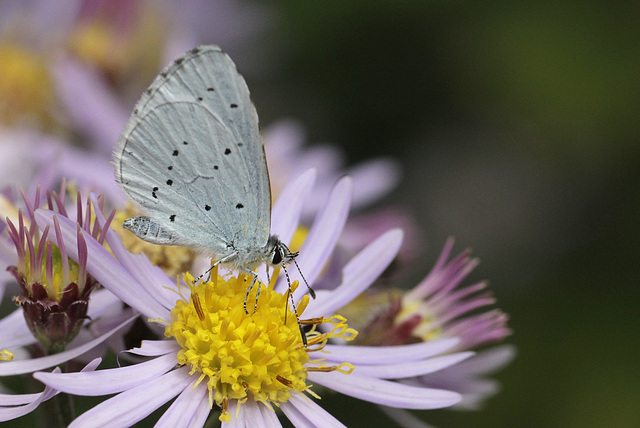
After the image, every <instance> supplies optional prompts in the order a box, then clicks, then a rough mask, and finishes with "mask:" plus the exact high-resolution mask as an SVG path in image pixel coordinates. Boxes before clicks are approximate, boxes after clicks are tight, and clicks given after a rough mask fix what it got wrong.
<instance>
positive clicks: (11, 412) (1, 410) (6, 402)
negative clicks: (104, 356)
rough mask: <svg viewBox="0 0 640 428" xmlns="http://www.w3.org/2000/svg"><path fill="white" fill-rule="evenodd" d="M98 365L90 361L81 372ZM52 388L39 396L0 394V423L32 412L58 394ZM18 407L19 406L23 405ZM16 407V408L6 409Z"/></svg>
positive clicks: (96, 361) (90, 369) (47, 388)
mask: <svg viewBox="0 0 640 428" xmlns="http://www.w3.org/2000/svg"><path fill="white" fill-rule="evenodd" d="M98 364H100V359H97V360H94V361H91V362H90V363H89V364H87V365H86V366H85V367H84V368H83V369H82V372H87V371H92V370H95V369H96V367H97V366H98ZM53 373H60V368H58V367H56V368H55V369H53ZM58 392H59V391H56V390H55V389H54V388H51V387H49V386H46V387H45V388H44V391H42V392H41V393H39V394H0V406H2V407H0V422H5V421H8V420H11V419H16V418H19V417H20V416H24V415H26V414H29V413H31V412H32V411H34V410H35V409H36V408H37V407H38V406H39V405H40V403H42V402H43V401H46V400H48V399H50V398H51V397H53V396H54V395H56V394H58ZM25 403H26V405H24V406H20V405H21V404H25ZM6 406H17V407H6Z"/></svg>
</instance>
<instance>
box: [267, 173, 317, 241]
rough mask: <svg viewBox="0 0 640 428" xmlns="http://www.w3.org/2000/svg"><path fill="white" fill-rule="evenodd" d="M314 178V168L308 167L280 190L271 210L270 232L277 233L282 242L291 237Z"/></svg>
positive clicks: (289, 239)
mask: <svg viewBox="0 0 640 428" xmlns="http://www.w3.org/2000/svg"><path fill="white" fill-rule="evenodd" d="M315 179H316V171H315V169H310V170H308V171H306V172H305V173H304V174H302V175H301V176H300V177H298V178H296V179H295V180H293V181H292V182H291V183H288V185H287V187H286V188H285V189H284V190H283V191H282V193H281V194H280V196H278V199H277V200H276V202H275V204H274V205H273V210H272V211H271V233H274V234H277V235H278V237H279V238H280V240H282V242H284V243H287V244H288V243H289V242H291V238H292V237H293V234H294V233H295V231H296V228H297V227H298V223H299V221H300V214H301V213H302V207H303V206H304V203H305V201H306V200H307V198H308V197H309V193H310V191H311V188H312V187H313V183H314V182H315Z"/></svg>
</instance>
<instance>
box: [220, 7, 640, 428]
mask: <svg viewBox="0 0 640 428" xmlns="http://www.w3.org/2000/svg"><path fill="white" fill-rule="evenodd" d="M271 4H272V6H273V7H274V9H275V10H277V12H278V13H277V14H276V15H275V16H274V22H273V26H272V27H270V28H269V29H268V30H267V31H266V32H265V34H266V35H267V38H266V40H268V42H267V43H269V44H270V46H271V48H270V49H271V52H269V53H267V54H265V55H268V56H270V57H272V60H271V61H272V64H273V65H272V67H273V68H272V69H270V70H268V71H267V72H266V73H264V74H263V75H262V77H260V78H252V76H251V75H247V76H246V77H247V80H248V83H249V87H250V88H251V89H252V94H253V97H254V101H255V102H256V105H257V107H258V111H259V113H260V115H261V121H262V122H263V123H267V124H268V123H270V122H272V121H274V120H276V119H279V118H282V117H284V116H291V117H295V118H297V119H300V120H301V121H303V123H304V124H305V125H306V126H307V127H308V128H307V130H308V133H309V140H310V141H311V142H325V141H331V142H334V143H336V144H337V145H339V146H340V147H343V148H344V149H345V150H346V151H347V153H348V155H349V160H350V161H352V162H356V161H359V160H363V159H368V158H371V157H374V156H379V155H388V156H394V157H397V158H398V159H399V160H400V161H401V162H402V164H403V167H404V178H403V181H402V183H401V186H400V187H399V188H398V189H397V191H396V192H394V194H393V195H391V196H390V197H389V198H387V202H392V203H399V204H402V205H403V206H405V207H406V208H407V209H409V210H410V211H411V212H412V213H413V214H414V215H415V216H416V218H417V219H418V220H419V221H420V223H421V226H422V228H423V230H424V236H425V239H426V248H425V249H424V252H423V256H422V257H421V259H422V260H424V261H425V263H421V265H422V266H429V265H430V264H431V263H432V262H433V261H434V260H435V258H436V257H437V255H438V252H439V250H440V248H441V246H442V245H443V243H444V241H445V239H446V238H447V237H448V236H454V237H455V238H456V239H457V244H456V248H457V249H458V250H462V249H464V248H466V247H471V248H472V249H473V251H474V255H476V256H478V257H480V259H481V260H482V263H481V265H480V267H479V268H477V269H476V271H475V272H474V273H473V274H472V279H476V280H479V279H485V278H488V279H489V280H490V284H491V287H492V289H493V290H494V293H495V296H496V297H497V299H498V306H499V307H500V308H502V309H503V310H504V311H506V312H507V313H508V314H510V317H511V320H510V326H511V327H512V328H513V330H514V334H513V336H512V337H510V338H509V339H508V342H511V343H514V344H515V345H516V346H517V347H518V356H517V358H516V360H515V361H514V362H513V363H512V364H511V365H510V366H509V367H507V368H506V369H504V370H503V371H502V372H501V373H499V374H498V375H497V378H499V379H500V380H501V381H502V385H503V390H502V392H501V393H500V394H498V395H497V396H495V397H494V398H492V399H490V400H489V401H488V403H487V405H486V408H485V409H484V410H482V411H478V412H454V411H448V410H441V411H430V412H422V413H421V415H422V416H423V417H424V419H425V421H427V422H428V423H430V424H434V425H437V426H442V427H445V426H449V427H454V426H474V427H495V426H536V427H539V426H545V427H566V426H580V427H602V426H616V427H622V426H639V425H640V408H639V407H638V399H639V398H640V388H639V385H640V369H639V364H638V362H637V361H638V350H639V349H640V347H639V346H638V343H639V340H638V336H639V333H640V323H638V313H639V312H638V310H639V306H640V305H639V300H640V299H639V298H638V297H639V293H638V286H639V284H638V278H639V277H640V275H639V274H638V270H637V269H638V265H639V263H638V262H639V258H638V255H637V254H638V247H637V243H638V235H639V232H640V228H639V227H638V221H639V219H640V197H639V196H640V195H639V190H640V186H638V184H639V180H638V178H639V174H640V172H639V171H640V168H639V162H638V161H639V160H640V156H639V155H640V145H639V137H640V120H638V112H639V108H638V107H639V106H640V79H639V71H640V37H639V36H640V26H638V22H639V18H640V10H639V7H640V6H639V5H635V4H634V5H633V6H630V4H629V3H624V5H623V4H622V3H621V4H612V3H610V2H605V1H595V2H554V1H540V2H532V3H525V2H510V1H492V2H459V1H458V2H449V1H447V2H430V1H420V0H416V1H403V2H391V1H368V2H363V1H344V0H343V1H323V2H298V1H284V2H276V1H274V2H271ZM232 56H233V54H232ZM265 76H266V77H265ZM425 273H426V271H422V270H421V271H416V272H415V275H416V278H419V277H420V276H421V275H423V274H425ZM323 401H324V399H323ZM328 404H329V403H327V405H328ZM330 404H331V407H333V406H334V405H336V406H340V405H341V404H342V406H344V410H343V411H342V414H341V415H340V417H342V419H343V421H344V422H345V423H346V424H347V425H348V426H370V424H371V420H367V421H364V420H363V419H362V415H363V414H367V415H371V416H372V417H373V418H377V417H380V415H379V413H377V410H375V409H374V406H362V411H361V412H362V413H360V412H357V413H356V414H358V413H359V415H358V416H356V417H354V416H353V413H352V412H354V409H356V408H358V409H359V407H354V406H360V405H359V404H357V403H356V402H352V401H350V400H346V401H345V400H344V399H340V401H337V400H336V401H332V402H331V403H330ZM365 412H366V413H365ZM350 415H351V416H350ZM374 420H377V421H384V419H374ZM385 425H386V424H385ZM385 425H379V426H385Z"/></svg>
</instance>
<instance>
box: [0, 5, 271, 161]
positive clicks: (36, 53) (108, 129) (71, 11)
mask: <svg viewBox="0 0 640 428" xmlns="http://www.w3.org/2000/svg"><path fill="white" fill-rule="evenodd" d="M270 15H271V14H270V13H269V9H267V8H265V7H262V6H257V5H254V4H251V3H245V2H243V3H242V4H239V3H238V2H235V1H229V0H214V1H209V0H193V1H190V2H189V7H184V5H183V4H178V3H175V2H172V1H164V0H161V1H148V0H128V1H122V0H62V2H56V3H52V2H50V1H46V0H35V1H29V2H21V1H5V2H2V3H0V57H2V59H3V61H2V62H0V126H3V127H15V126H17V127H21V128H25V127H26V128H29V129H36V130H41V131H46V132H52V133H53V134H55V135H58V136H61V135H62V136H65V139H69V140H75V141H74V142H75V143H77V144H79V145H82V146H85V147H87V148H91V149H92V150H95V151H97V152H98V153H100V154H102V155H103V156H106V155H108V154H109V153H110V152H111V147H112V145H113V142H114V141H115V140H116V139H117V137H118V134H119V133H120V131H121V129H122V128H123V126H124V123H125V121H126V119H127V117H128V112H129V110H130V107H131V106H132V105H133V103H134V101H135V99H133V98H132V96H135V95H137V94H139V93H140V92H142V90H143V88H144V87H145V86H146V85H147V84H148V82H149V81H150V80H151V79H152V78H153V76H154V75H155V74H156V72H157V70H158V68H159V65H160V64H163V63H164V62H166V61H167V59H168V58H173V57H175V56H176V55H177V54H178V53H181V52H184V51H186V50H187V49H189V48H192V47H193V46H196V45H198V44H203V43H211V42H213V41H215V42H216V43H218V44H221V45H222V46H224V47H225V48H226V49H228V50H234V51H235V50H245V51H246V50H247V49H256V52H260V49H259V48H257V46H256V43H255V42H256V37H255V36H256V35H257V34H259V33H260V32H261V31H262V30H263V29H264V28H265V27H266V25H268V24H267V23H268V21H269V17H270ZM230 23H233V24H230ZM248 57H249V58H251V57H252V56H251V55H249V56H248ZM253 57H254V58H257V56H253ZM264 62H265V61H256V64H261V63H264ZM257 68H258V67H252V68H251V69H254V70H255V69H257Z"/></svg>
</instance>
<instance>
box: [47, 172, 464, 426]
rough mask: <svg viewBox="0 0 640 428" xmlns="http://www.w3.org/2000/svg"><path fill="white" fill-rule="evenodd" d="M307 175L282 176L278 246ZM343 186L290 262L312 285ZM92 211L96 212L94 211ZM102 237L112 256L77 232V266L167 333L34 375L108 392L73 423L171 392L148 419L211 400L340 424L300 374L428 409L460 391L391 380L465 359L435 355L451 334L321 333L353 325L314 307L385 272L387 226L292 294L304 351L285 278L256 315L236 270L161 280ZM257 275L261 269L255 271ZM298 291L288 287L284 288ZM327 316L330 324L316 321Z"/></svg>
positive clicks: (345, 205) (234, 419)
mask: <svg viewBox="0 0 640 428" xmlns="http://www.w3.org/2000/svg"><path fill="white" fill-rule="evenodd" d="M314 178H315V173H314V171H309V172H307V173H305V174H303V175H302V176H301V177H299V178H298V179H297V180H294V181H293V182H291V183H289V186H288V187H287V188H286V189H284V190H283V192H282V194H281V197H280V198H279V199H278V200H277V201H276V203H275V205H274V214H273V215H272V219H273V222H274V223H273V224H272V231H273V232H274V233H278V235H279V236H280V238H281V239H282V240H283V242H287V243H288V242H289V241H290V240H291V237H292V236H293V233H294V231H295V229H296V227H297V222H298V219H299V216H300V214H301V211H302V205H303V204H304V201H305V200H306V198H307V197H308V196H309V193H310V190H311V188H312V187H313V181H314ZM351 190H352V182H351V180H350V179H349V178H343V179H342V180H340V181H339V182H338V183H337V185H336V186H335V188H334V189H333V191H332V192H331V195H330V197H329V198H328V201H327V204H326V205H325V206H324V207H323V208H322V210H321V211H320V213H319V214H318V216H317V218H316V220H315V221H314V223H313V224H312V226H311V228H310V230H309V233H308V235H307V238H306V240H305V242H304V244H303V251H302V252H301V254H300V256H299V258H298V265H299V266H300V270H302V271H304V272H305V277H306V279H307V280H308V281H309V283H311V284H312V283H313V282H314V281H315V280H316V278H317V277H318V276H319V275H320V273H321V271H322V268H323V266H324V265H325V264H326V262H327V261H328V260H329V258H330V257H331V253H332V251H333V249H334V248H335V246H336V244H337V242H338V239H339V236H340V232H341V230H342V228H343V227H344V224H345V222H346V218H347V213H348V211H349V201H350V198H351ZM96 214H97V216H98V218H99V219H100V217H101V216H100V213H96ZM36 215H37V216H38V217H39V218H41V219H42V220H43V221H46V222H47V223H48V224H52V222H53V215H52V213H51V212H47V211H43V210H40V211H39V212H38V213H37V214H36ZM101 221H102V220H101ZM60 228H61V231H62V235H63V236H64V238H65V241H66V240H67V239H69V240H71V241H73V240H74V237H75V234H74V232H73V224H72V223H71V222H69V221H64V220H63V219H62V220H61V221H60ZM106 240H107V242H108V243H109V246H110V248H111V249H112V251H113V254H114V255H115V257H116V259H117V261H116V259H114V258H113V257H112V256H111V255H110V254H109V253H108V252H107V251H106V250H105V249H104V248H102V246H100V244H99V243H98V242H96V241H95V240H90V239H87V246H88V249H89V254H90V256H89V260H88V261H87V269H88V271H89V272H92V274H93V275H94V276H95V277H96V278H97V279H98V280H99V281H100V282H101V283H102V284H104V286H105V287H106V288H107V289H109V290H111V291H112V292H113V293H114V294H116V295H118V296H119V297H120V298H121V299H122V300H123V301H124V302H126V303H127V304H129V305H131V306H132V307H134V308H136V309H137V310H139V311H140V312H141V313H143V314H144V315H146V316H147V317H149V318H151V319H152V320H154V321H155V322H157V323H161V324H164V325H166V329H165V336H167V337H168V338H169V339H166V340H163V341H145V342H144V343H143V345H142V347H141V348H139V349H134V350H132V351H131V352H133V353H135V354H138V355H145V356H151V357H156V358H153V359H151V360H149V361H147V362H145V363H142V364H137V365H134V366H129V367H125V368H117V369H108V370H102V371H97V372H95V373H94V374H88V373H87V374H80V373H73V374H50V373H38V374H37V375H35V376H36V378H37V379H38V380H41V381H43V382H44V383H45V384H47V385H50V386H52V387H54V388H56V389H60V390H63V391H66V392H68V393H72V394H78V395H105V394H114V393H118V395H116V396H115V397H113V398H110V399H108V400H106V401H104V402H103V403H101V404H100V405H98V406H96V407H95V408H93V409H92V410H89V411H88V412H86V413H84V414H83V415H81V416H80V417H79V418H78V419H76V420H75V421H74V423H73V424H72V426H80V425H82V426H94V425H95V426H99V425H103V424H105V423H111V424H122V425H131V424H133V423H135V422H137V421H139V420H141V419H143V418H145V417H146V416H148V415H149V414H150V413H151V412H153V411H154V410H156V409H157V408H158V407H159V406H161V405H162V404H164V403H166V402H167V401H169V400H171V399H172V398H173V397H176V396H177V397H178V398H177V399H176V400H175V401H174V403H173V404H172V405H171V406H170V407H169V409H168V410H167V411H166V412H165V413H164V415H163V416H162V417H161V419H160V420H159V422H158V423H160V424H166V425H173V424H175V423H177V421H183V422H184V421H189V423H190V424H191V425H193V426H202V425H203V424H204V422H205V421H206V419H207V417H208V415H209V413H210V411H211V406H212V405H213V404H214V403H215V404H216V405H218V406H220V407H221V408H222V413H221V414H220V419H221V420H223V422H225V424H224V425H225V426H226V425H227V422H228V423H229V424H230V425H234V426H236V425H238V426H256V425H259V424H260V422H259V421H263V422H262V423H264V424H267V423H269V424H274V425H275V426H277V425H278V422H277V415H276V413H275V412H273V411H272V410H273V406H276V407H279V408H280V409H281V410H282V411H283V412H284V414H285V415H286V416H287V417H288V418H289V419H290V420H291V421H292V422H293V423H294V424H296V425H300V424H302V425H308V426H326V425H327V423H333V424H336V425H337V424H339V423H338V422H337V420H335V418H334V417H333V416H331V414H330V413H328V412H326V411H325V410H323V409H321V408H320V407H319V406H317V405H316V404H315V403H314V402H313V401H311V400H309V398H308V397H307V394H309V395H312V396H315V393H313V392H312V391H311V390H310V389H309V388H310V385H309V384H308V383H307V382H308V381H311V382H313V383H317V384H320V385H323V386H325V387H327V388H330V389H333V390H335V391H338V392H342V393H344V394H347V395H351V396H354V397H357V398H360V399H363V400H367V401H371V402H375V403H380V404H385V405H387V406H392V407H404V408H415V409H429V408H438V407H445V406H450V405H452V404H454V403H456V402H457V401H458V400H459V399H460V396H459V395H458V394H456V393H452V392H449V391H444V390H436V389H430V388H422V387H413V386H407V385H403V384H401V383H399V382H394V381H393V380H394V379H401V378H407V377H410V376H416V375H420V374H425V373H429V372H432V371H436V370H440V369H442V368H444V367H447V366H449V365H452V364H455V363H457V362H459V361H461V360H463V359H465V358H467V357H469V356H470V355H471V354H470V353H466V352H465V353H455V354H450V355H447V356H438V357H436V355H438V354H440V353H442V352H445V351H447V350H448V349H451V348H452V347H453V346H455V344H456V343H457V339H444V340H438V341H432V342H429V343H422V344H417V345H407V346H397V347H375V348H372V347H358V346H343V345H340V344H336V345H331V344H328V343H327V342H328V340H329V339H331V338H332V337H342V338H346V339H350V338H352V336H353V335H354V334H355V332H354V331H353V330H352V329H350V328H348V327H347V325H346V323H345V320H344V318H342V317H340V316H338V315H334V316H331V317H330V318H325V317H324V316H323V314H327V313H332V312H333V311H334V310H335V309H336V308H337V307H339V306H341V305H342V304H343V303H344V302H348V301H350V300H352V299H353V298H355V297H356V296H357V295H358V294H360V293H361V292H362V291H363V290H366V289H367V288H368V287H369V286H370V285H371V283H372V282H373V281H374V280H375V279H376V278H377V277H378V276H379V275H380V273H382V272H383V271H384V270H385V268H386V267H387V266H388V265H389V263H391V261H392V260H393V259H394V258H395V256H396V253H397V251H398V249H399V247H400V243H401V240H402V233H401V232H400V231H399V230H392V231H389V232H387V233H386V234H384V235H382V236H381V237H379V238H378V239H377V240H375V241H374V242H373V243H371V244H370V245H369V246H367V247H366V248H365V249H363V250H362V251H361V252H360V253H358V254H357V255H356V256H355V257H354V258H353V259H352V260H351V261H350V262H349V263H347V264H346V265H345V266H344V268H343V281H342V283H341V284H340V285H338V286H336V287H334V288H333V290H331V291H328V290H320V291H319V292H318V293H317V299H316V300H314V301H309V298H308V296H306V295H305V296H303V297H302V298H301V299H300V300H299V303H298V305H297V306H296V313H298V314H302V313H303V312H304V315H305V317H311V318H309V319H308V320H302V324H303V325H310V326H313V327H312V328H311V330H310V331H305V333H304V334H305V335H306V337H307V341H308V345H309V346H308V348H305V347H304V346H303V345H302V343H301V338H300V333H301V331H300V329H299V328H298V325H297V323H296V321H295V319H294V317H293V316H291V314H289V316H288V318H284V317H286V316H287V315H286V312H285V311H283V306H285V304H286V303H285V302H286V301H287V295H286V293H285V292H286V290H287V281H285V280H284V278H276V275H275V274H274V275H273V276H272V280H271V281H270V282H269V286H268V287H266V289H263V290H262V292H261V294H260V299H259V304H258V306H257V311H258V313H259V314H260V316H258V317H256V316H253V314H246V313H245V311H244V309H243V305H242V301H243V299H244V298H245V291H244V290H245V289H246V282H245V278H244V276H243V275H241V276H236V275H229V274H226V275H223V276H219V275H218V274H217V273H215V272H214V273H212V277H213V279H212V282H203V281H200V282H193V280H192V278H191V277H190V276H189V275H187V276H186V277H185V279H186V286H185V285H184V284H182V285H181V284H180V283H178V284H177V285H172V284H171V282H170V281H169V280H168V278H167V276H166V275H165V274H164V273H162V272H161V271H159V270H158V269H155V268H153V267H152V266H151V265H150V264H149V262H148V260H147V259H146V257H144V256H143V255H133V254H131V253H129V252H128V251H126V250H125V249H124V247H123V245H122V242H121V241H120V239H119V237H118V235H117V234H115V233H114V232H113V231H108V232H107V236H106ZM73 256H75V255H73ZM260 274H261V276H262V277H263V278H264V277H265V276H264V275H265V272H264V270H262V271H260ZM288 276H289V278H288V279H289V280H291V281H293V282H292V288H293V289H296V287H297V283H298V282H297V281H298V279H299V278H300V273H299V272H296V271H294V270H291V271H289V272H288ZM263 288H264V287H263ZM305 291H306V290H297V291H294V293H293V295H294V296H296V295H300V294H301V293H304V292H305ZM176 293H177V294H176ZM251 296H255V295H253V294H252V295H251ZM251 296H250V298H255V297H251ZM292 298H294V297H292ZM296 300H297V299H296ZM327 323H328V324H331V325H333V327H331V326H329V327H327V328H326V329H325V328H323V325H325V326H326V325H327ZM176 362H177V363H178V365H179V366H178V367H177V368H176ZM352 367H355V368H354V369H353V373H351V368H352ZM336 372H340V373H336ZM347 373H351V374H347Z"/></svg>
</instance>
